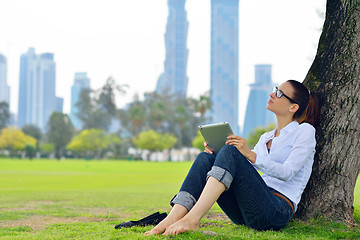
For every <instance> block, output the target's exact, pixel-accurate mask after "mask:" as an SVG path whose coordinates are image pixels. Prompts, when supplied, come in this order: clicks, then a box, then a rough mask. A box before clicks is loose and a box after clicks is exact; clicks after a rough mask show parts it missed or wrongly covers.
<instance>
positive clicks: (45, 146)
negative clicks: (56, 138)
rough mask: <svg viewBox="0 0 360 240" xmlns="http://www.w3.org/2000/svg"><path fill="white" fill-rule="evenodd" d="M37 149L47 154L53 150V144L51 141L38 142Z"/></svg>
mask: <svg viewBox="0 0 360 240" xmlns="http://www.w3.org/2000/svg"><path fill="white" fill-rule="evenodd" d="M39 150H40V151H41V152H42V153H44V154H47V155H49V154H50V153H53V152H54V144H51V143H40V144H39Z"/></svg>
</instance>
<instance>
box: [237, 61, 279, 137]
mask: <svg viewBox="0 0 360 240" xmlns="http://www.w3.org/2000/svg"><path fill="white" fill-rule="evenodd" d="M271 67H272V66H271V65H270V64H258V65H255V83H252V84H250V94H249V99H248V103H247V107H246V115H245V122H244V130H243V136H244V137H245V138H246V137H248V135H249V133H250V132H251V130H253V129H254V128H257V127H260V126H262V127H266V126H267V125H268V124H270V123H272V122H275V115H274V114H273V113H272V112H270V111H269V110H267V109H266V105H267V102H268V100H269V98H270V96H269V95H270V93H271V91H272V88H273V87H274V83H273V82H272V77H271Z"/></svg>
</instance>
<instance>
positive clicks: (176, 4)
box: [156, 0, 189, 98]
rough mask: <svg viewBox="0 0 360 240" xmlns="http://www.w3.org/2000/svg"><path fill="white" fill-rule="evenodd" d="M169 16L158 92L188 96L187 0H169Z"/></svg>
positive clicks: (157, 86)
mask: <svg viewBox="0 0 360 240" xmlns="http://www.w3.org/2000/svg"><path fill="white" fill-rule="evenodd" d="M168 8H169V16H168V19H167V24H166V33H165V50H166V58H165V62H164V72H163V73H162V74H161V75H160V77H159V79H158V82H157V85H156V92H157V93H159V94H161V93H166V94H168V95H176V96H178V97H183V98H184V97H186V92H187V86H188V77H187V75H186V69H187V59H188V52H189V51H188V49H187V47H186V43H187V35H188V26H189V23H188V21H187V13H186V10H185V0H168Z"/></svg>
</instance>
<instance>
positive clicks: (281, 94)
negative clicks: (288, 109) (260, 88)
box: [273, 87, 298, 104]
mask: <svg viewBox="0 0 360 240" xmlns="http://www.w3.org/2000/svg"><path fill="white" fill-rule="evenodd" d="M273 92H274V93H275V96H276V97H277V98H281V97H282V96H284V97H286V98H287V99H289V101H290V102H291V103H296V104H298V103H297V102H296V101H294V100H293V99H292V98H290V97H288V96H286V95H285V93H284V92H283V91H281V90H280V89H279V88H278V87H274V89H273Z"/></svg>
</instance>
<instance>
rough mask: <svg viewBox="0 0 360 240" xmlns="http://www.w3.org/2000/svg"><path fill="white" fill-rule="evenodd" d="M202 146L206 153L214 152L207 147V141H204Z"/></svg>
mask: <svg viewBox="0 0 360 240" xmlns="http://www.w3.org/2000/svg"><path fill="white" fill-rule="evenodd" d="M204 147H205V150H204V152H207V153H210V154H213V153H214V152H213V151H212V150H211V149H210V148H209V145H208V143H207V142H204Z"/></svg>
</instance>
